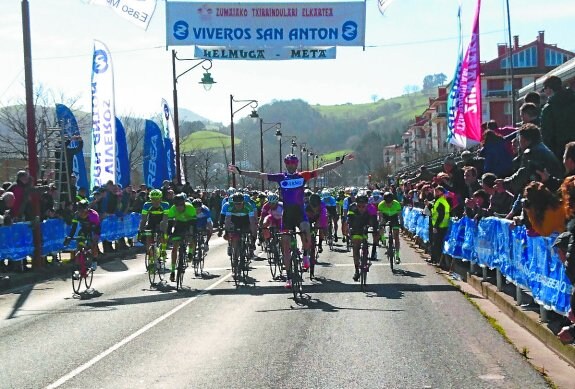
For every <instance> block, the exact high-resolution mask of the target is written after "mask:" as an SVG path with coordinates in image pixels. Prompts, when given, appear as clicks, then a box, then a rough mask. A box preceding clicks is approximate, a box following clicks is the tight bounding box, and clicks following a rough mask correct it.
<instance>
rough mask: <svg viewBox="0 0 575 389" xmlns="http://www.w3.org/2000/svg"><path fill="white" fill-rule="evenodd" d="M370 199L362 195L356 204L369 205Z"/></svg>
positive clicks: (358, 197) (357, 198) (356, 200)
mask: <svg viewBox="0 0 575 389" xmlns="http://www.w3.org/2000/svg"><path fill="white" fill-rule="evenodd" d="M367 201H368V198H367V196H366V195H365V194H360V195H358V196H357V197H356V198H355V202H356V203H358V204H367Z"/></svg>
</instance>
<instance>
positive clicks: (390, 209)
mask: <svg viewBox="0 0 575 389" xmlns="http://www.w3.org/2000/svg"><path fill="white" fill-rule="evenodd" d="M377 210H378V211H379V220H380V221H381V222H382V225H385V223H387V222H388V221H389V223H390V225H391V228H392V229H393V240H394V242H395V263H397V264H399V263H400V262H401V260H400V259H399V227H400V226H401V225H403V215H402V214H401V204H400V203H399V201H397V200H396V199H395V196H394V195H393V193H391V192H385V194H384V195H383V201H382V202H380V203H379V205H378V206H377ZM380 236H381V237H382V239H383V240H384V246H385V238H386V236H385V231H383V227H382V228H381V231H380Z"/></svg>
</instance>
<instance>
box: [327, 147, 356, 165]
mask: <svg viewBox="0 0 575 389" xmlns="http://www.w3.org/2000/svg"><path fill="white" fill-rule="evenodd" d="M349 153H353V150H351V149H344V150H337V151H332V152H331V153H328V154H322V155H320V158H321V159H323V162H324V163H328V162H333V161H335V160H336V159H337V158H338V157H341V156H342V155H344V154H349Z"/></svg>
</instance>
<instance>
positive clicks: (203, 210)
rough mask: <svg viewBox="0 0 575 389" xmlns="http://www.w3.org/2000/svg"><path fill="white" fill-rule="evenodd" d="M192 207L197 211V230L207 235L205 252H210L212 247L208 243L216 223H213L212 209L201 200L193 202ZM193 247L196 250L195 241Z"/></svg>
mask: <svg viewBox="0 0 575 389" xmlns="http://www.w3.org/2000/svg"><path fill="white" fill-rule="evenodd" d="M192 205H193V206H194V208H195V209H196V229H197V231H198V232H200V233H202V234H205V235H206V241H205V242H204V252H206V253H207V252H208V250H209V249H210V247H209V246H208V242H209V241H210V238H211V237H212V229H213V227H214V223H213V221H212V214H211V212H210V209H209V208H208V207H207V206H205V205H204V204H203V203H202V200H201V199H194V200H192ZM193 246H194V248H195V246H196V242H195V240H194V242H193Z"/></svg>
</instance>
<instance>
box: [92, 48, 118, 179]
mask: <svg viewBox="0 0 575 389" xmlns="http://www.w3.org/2000/svg"><path fill="white" fill-rule="evenodd" d="M91 89H92V158H91V163H90V171H91V177H92V186H102V185H104V184H105V183H106V182H108V181H110V180H111V181H112V182H116V112H115V111H116V110H115V108H114V73H113V71H112V56H111V55H110V51H109V50H108V48H107V47H106V45H105V44H104V43H102V42H100V41H97V40H95V41H94V56H93V59H92V88H91Z"/></svg>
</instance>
